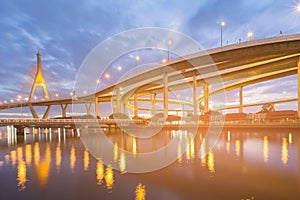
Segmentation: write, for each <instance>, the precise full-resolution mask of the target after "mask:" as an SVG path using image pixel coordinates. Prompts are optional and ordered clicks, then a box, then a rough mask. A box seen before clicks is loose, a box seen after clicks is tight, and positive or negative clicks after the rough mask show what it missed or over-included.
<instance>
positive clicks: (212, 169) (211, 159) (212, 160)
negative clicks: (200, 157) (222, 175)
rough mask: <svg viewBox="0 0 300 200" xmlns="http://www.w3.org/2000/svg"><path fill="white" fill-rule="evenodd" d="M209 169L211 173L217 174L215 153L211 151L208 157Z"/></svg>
mask: <svg viewBox="0 0 300 200" xmlns="http://www.w3.org/2000/svg"><path fill="white" fill-rule="evenodd" d="M207 167H208V170H209V171H210V172H211V173H214V172H215V156H214V152H213V151H209V152H208V155H207Z"/></svg>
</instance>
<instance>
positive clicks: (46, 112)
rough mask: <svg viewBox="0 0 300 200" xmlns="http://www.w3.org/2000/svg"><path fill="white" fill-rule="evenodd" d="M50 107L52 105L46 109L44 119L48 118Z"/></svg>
mask: <svg viewBox="0 0 300 200" xmlns="http://www.w3.org/2000/svg"><path fill="white" fill-rule="evenodd" d="M50 108H51V105H50V106H48V107H47V109H46V111H45V113H44V115H43V119H47V118H48V115H49V113H50Z"/></svg>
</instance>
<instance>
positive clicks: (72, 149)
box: [70, 146, 76, 171]
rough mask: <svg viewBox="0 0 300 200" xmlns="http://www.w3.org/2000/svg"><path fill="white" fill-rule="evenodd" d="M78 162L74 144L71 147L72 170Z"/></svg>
mask: <svg viewBox="0 0 300 200" xmlns="http://www.w3.org/2000/svg"><path fill="white" fill-rule="evenodd" d="M75 163H76V152H75V148H74V146H72V147H71V153H70V168H71V169H72V171H73V170H74V167H75Z"/></svg>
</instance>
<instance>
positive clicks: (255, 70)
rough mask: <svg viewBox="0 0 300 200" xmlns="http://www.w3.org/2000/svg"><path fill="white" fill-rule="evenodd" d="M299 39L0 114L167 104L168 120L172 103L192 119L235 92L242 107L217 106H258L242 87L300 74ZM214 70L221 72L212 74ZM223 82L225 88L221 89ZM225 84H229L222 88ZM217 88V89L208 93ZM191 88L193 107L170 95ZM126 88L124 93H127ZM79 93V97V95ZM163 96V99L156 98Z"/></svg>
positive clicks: (217, 54) (197, 60) (230, 49)
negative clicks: (56, 107) (199, 91)
mask: <svg viewBox="0 0 300 200" xmlns="http://www.w3.org/2000/svg"><path fill="white" fill-rule="evenodd" d="M299 56H300V35H299V34H297V35H287V36H280V37H274V38H267V39H262V40H256V41H250V42H244V43H239V44H235V45H229V46H225V47H222V48H216V49H211V50H208V51H207V53H206V52H205V53H204V52H199V53H195V54H192V55H188V56H185V57H184V58H178V59H175V60H172V61H170V62H168V63H166V64H163V65H157V66H153V67H152V68H151V69H149V70H147V71H144V72H141V73H140V74H137V75H134V76H132V77H129V78H127V79H124V80H121V81H119V83H117V84H113V85H111V86H109V87H107V88H104V89H101V90H100V91H97V92H96V93H95V94H90V95H87V96H81V97H79V96H78V97H77V98H75V99H74V98H73V99H71V98H70V99H52V100H51V99H49V100H44V101H37V102H34V101H28V102H22V103H21V102H20V103H8V104H2V105H0V109H1V110H3V109H9V108H14V107H21V106H23V107H24V106H28V107H29V108H30V110H31V112H32V115H33V117H34V118H38V115H37V113H36V111H35V109H34V107H36V106H46V107H47V109H46V112H45V113H44V115H43V118H48V114H49V112H50V109H51V106H53V105H60V106H61V109H62V116H63V117H66V109H67V106H68V105H71V104H84V105H85V107H86V110H87V114H91V108H92V105H94V108H95V111H94V115H95V116H99V109H98V105H99V103H102V102H112V107H113V111H112V112H114V113H119V112H125V110H126V107H127V108H130V109H133V110H134V115H135V116H137V115H138V114H139V113H138V111H139V110H150V111H152V114H155V112H156V110H155V106H156V104H157V103H158V102H162V103H163V110H164V116H167V115H168V111H170V109H169V104H181V105H183V106H184V105H186V106H190V107H192V109H193V113H194V114H198V113H199V103H200V102H203V111H204V112H207V111H208V110H209V107H210V105H209V98H210V97H212V96H214V95H216V94H221V93H224V92H226V91H230V90H233V89H239V105H238V106H233V107H232V106H231V107H226V106H225V107H224V106H223V107H219V108H218V109H219V110H220V109H228V108H239V112H243V107H248V106H258V105H262V104H264V103H266V102H261V103H258V102H253V103H252V104H249V105H246V104H243V87H245V86H249V85H252V84H256V83H260V82H264V81H268V80H273V79H278V78H282V77H285V76H290V75H294V74H297V73H298V77H299V74H300V61H299ZM214 66H215V67H217V69H218V70H217V71H215V70H213V69H214ZM220 83H222V84H220ZM223 83H228V84H225V85H223ZM213 84H216V85H218V86H219V88H214V89H210V87H209V86H210V85H213ZM198 87H202V88H203V94H202V95H200V94H197V88H198ZM187 88H190V89H192V91H193V94H192V95H191V96H192V97H193V98H192V99H193V101H192V102H191V103H188V102H183V101H179V100H173V99H171V98H169V93H170V92H172V91H179V90H184V89H187ZM125 89H126V91H125ZM77 94H78V93H77ZM158 94H162V96H163V97H162V98H158V97H157V95H158ZM299 95H300V79H299V78H298V96H299ZM291 101H297V102H298V114H299V113H300V100H299V98H296V97H295V98H290V99H282V100H274V101H272V103H283V102H291ZM140 102H150V103H151V107H149V108H144V107H142V105H141V103H140Z"/></svg>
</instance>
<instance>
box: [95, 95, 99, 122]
mask: <svg viewBox="0 0 300 200" xmlns="http://www.w3.org/2000/svg"><path fill="white" fill-rule="evenodd" d="M98 117H99V102H98V97H95V118H98Z"/></svg>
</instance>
